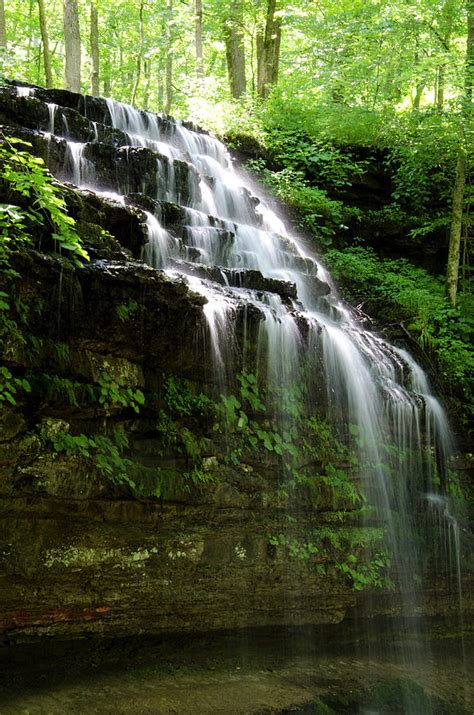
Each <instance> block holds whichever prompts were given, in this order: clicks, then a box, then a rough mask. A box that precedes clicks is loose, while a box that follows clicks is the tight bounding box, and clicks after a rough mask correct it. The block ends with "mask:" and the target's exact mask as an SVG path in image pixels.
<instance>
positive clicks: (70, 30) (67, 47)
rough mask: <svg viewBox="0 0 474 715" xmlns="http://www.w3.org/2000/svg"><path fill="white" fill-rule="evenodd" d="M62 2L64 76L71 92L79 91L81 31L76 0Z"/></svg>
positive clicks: (67, 87)
mask: <svg viewBox="0 0 474 715" xmlns="http://www.w3.org/2000/svg"><path fill="white" fill-rule="evenodd" d="M63 2H64V54H65V64H64V78H65V87H66V89H69V90H70V91H71V92H80V91H81V33H80V29H79V13H78V9H77V0H63Z"/></svg>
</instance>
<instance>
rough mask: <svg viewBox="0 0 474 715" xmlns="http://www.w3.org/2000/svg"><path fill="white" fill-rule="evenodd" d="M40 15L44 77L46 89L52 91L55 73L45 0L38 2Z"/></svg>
mask: <svg viewBox="0 0 474 715" xmlns="http://www.w3.org/2000/svg"><path fill="white" fill-rule="evenodd" d="M38 15H39V23H40V31H41V40H42V43H43V61H44V76H45V79H46V87H48V89H50V88H51V87H52V86H53V71H52V69H51V53H50V51H49V37H48V23H47V21H46V13H45V10H44V0H38Z"/></svg>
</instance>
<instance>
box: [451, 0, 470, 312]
mask: <svg viewBox="0 0 474 715" xmlns="http://www.w3.org/2000/svg"><path fill="white" fill-rule="evenodd" d="M466 8H467V44H466V62H465V74H464V97H463V103H462V115H463V124H464V127H463V131H462V134H461V138H460V142H459V150H458V159H457V163H456V178H455V181H454V187H453V205H452V214H451V227H450V231H449V255H448V270H447V280H446V290H447V294H448V298H449V301H450V303H451V305H452V306H455V305H456V300H457V292H458V274H459V256H460V249H461V236H462V226H463V205H464V192H465V188H466V177H467V172H468V153H467V150H466V145H467V143H468V140H466V131H465V130H466V129H467V130H468V131H469V129H470V127H471V122H472V118H473V103H472V91H473V85H474V0H466Z"/></svg>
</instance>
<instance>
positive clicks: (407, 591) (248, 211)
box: [22, 90, 462, 662]
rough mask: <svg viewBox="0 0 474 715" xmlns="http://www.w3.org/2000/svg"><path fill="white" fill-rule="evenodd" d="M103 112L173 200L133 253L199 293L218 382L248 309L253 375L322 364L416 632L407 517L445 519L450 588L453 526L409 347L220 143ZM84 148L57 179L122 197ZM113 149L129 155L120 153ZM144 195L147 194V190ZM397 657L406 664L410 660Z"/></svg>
mask: <svg viewBox="0 0 474 715" xmlns="http://www.w3.org/2000/svg"><path fill="white" fill-rule="evenodd" d="M22 95H23V96H27V94H26V91H24V90H22ZM107 106H108V110H109V114H110V122H111V124H112V125H113V126H114V127H115V128H116V129H119V130H121V131H122V132H124V133H125V135H126V136H127V141H128V145H129V147H130V148H133V147H135V148H136V147H138V148H142V149H148V150H150V151H151V152H154V155H155V161H156V182H155V185H156V190H154V192H153V193H152V194H151V196H150V197H151V198H152V199H154V200H156V201H158V202H165V201H172V202H176V203H177V204H180V205H181V206H182V211H183V216H184V221H183V226H182V235H180V236H179V237H177V236H175V235H173V234H172V233H170V232H169V231H168V230H167V228H166V227H165V226H163V225H162V220H161V216H160V212H159V210H157V211H156V212H155V213H152V212H146V229H147V234H148V239H149V240H148V243H147V245H146V246H145V248H144V251H143V255H142V258H143V260H144V261H145V262H146V263H148V264H149V265H150V266H153V267H154V268H156V269H159V270H162V271H164V272H165V273H166V274H167V275H168V276H169V277H170V278H171V279H181V280H185V281H186V282H187V283H188V285H189V287H190V288H191V289H192V290H193V291H195V292H196V293H199V294H200V295H202V296H204V297H205V298H206V301H207V302H206V304H205V306H204V316H205V319H206V321H207V328H208V330H207V336H206V339H207V341H208V345H209V350H211V352H212V364H213V367H214V370H215V371H216V373H217V379H216V382H217V383H218V384H219V385H220V386H221V388H222V389H225V385H226V382H227V381H228V380H229V376H231V375H232V374H233V373H234V372H236V371H238V370H239V369H242V361H243V359H244V358H243V356H244V355H245V346H244V345H241V344H238V337H237V332H236V329H235V325H236V320H237V316H242V315H244V316H245V314H246V311H253V313H254V314H257V315H258V316H259V317H258V321H259V322H258V330H257V332H256V333H254V334H253V339H254V340H255V341H256V345H255V346H254V348H255V350H254V353H255V356H256V357H255V367H256V371H257V373H258V377H259V379H260V380H261V381H262V382H265V383H266V384H269V385H275V386H278V387H279V388H282V387H283V388H284V387H291V385H292V384H293V383H294V382H295V381H296V380H297V379H298V376H299V374H300V371H301V368H302V366H303V363H304V364H305V365H307V364H308V360H309V362H310V364H311V362H313V363H314V374H313V375H312V376H311V375H310V377H309V381H310V382H311V380H313V381H314V382H315V383H319V382H320V381H321V374H320V371H321V367H320V366H321V363H322V365H323V372H324V383H325V394H326V397H325V399H326V401H327V414H328V416H329V418H330V419H331V420H332V422H333V424H334V425H336V426H337V427H338V429H340V430H341V432H344V433H345V434H346V436H347V435H349V438H350V439H351V440H352V446H353V448H354V449H355V450H356V451H357V455H358V462H359V465H360V467H359V468H360V472H361V474H362V476H363V485H364V491H365V493H366V495H367V498H368V499H369V501H370V503H371V504H373V505H374V506H375V509H376V512H377V521H378V522H379V523H383V524H384V526H385V529H386V533H387V544H388V550H389V552H390V556H391V560H392V570H393V573H394V579H395V582H396V589H397V590H399V591H400V595H401V602H402V607H403V611H404V617H405V618H406V619H410V624H411V625H410V628H411V630H412V634H413V633H414V632H415V631H416V625H415V626H413V623H414V622H415V621H414V618H415V616H416V615H417V614H418V613H419V610H420V602H419V601H420V599H421V594H422V584H421V586H420V583H421V581H422V573H421V565H420V563H419V562H420V554H419V553H418V549H417V545H416V544H417V539H416V535H415V532H416V520H417V509H418V507H419V503H420V499H421V497H422V495H423V494H425V493H429V494H430V497H429V500H428V503H429V505H430V509H431V511H432V513H433V514H434V516H433V518H434V519H435V520H437V522H438V523H439V524H440V525H441V524H443V526H442V537H441V538H440V549H439V550H440V558H441V557H442V558H447V559H450V560H451V561H452V564H453V568H454V571H455V573H456V581H457V583H458V585H459V587H460V582H461V577H460V560H459V553H460V551H459V549H460V546H459V528H457V527H455V525H454V524H455V522H454V517H452V516H451V514H450V512H449V509H448V508H447V506H446V503H445V501H444V497H442V496H439V495H438V494H436V489H437V488H438V484H439V481H440V479H441V478H442V477H443V475H442V471H443V469H444V466H443V465H444V464H445V461H446V457H447V456H448V455H449V454H450V452H451V451H452V440H451V436H450V429H449V425H448V422H447V419H446V416H445V413H444V410H443V408H442V406H441V405H440V403H439V402H438V400H437V399H436V398H435V397H434V396H433V394H432V393H431V391H430V388H429V385H428V381H427V379H426V376H425V374H424V373H423V371H422V369H421V368H420V366H419V365H418V364H417V363H416V362H415V360H414V359H413V358H412V357H411V356H410V355H409V353H407V352H406V351H405V350H403V349H401V348H399V347H395V346H393V345H391V344H389V343H388V342H387V341H385V340H384V339H383V338H381V337H380V336H378V335H376V334H374V333H372V332H370V331H368V330H366V329H365V328H364V327H363V326H362V324H361V323H360V322H359V321H358V319H357V315H356V313H355V312H353V311H352V310H351V309H350V308H348V307H347V305H346V304H345V303H343V301H342V300H341V299H340V297H339V295H338V292H337V289H336V287H335V285H334V283H333V282H332V280H331V277H330V275H329V274H328V272H327V270H326V269H325V268H324V267H323V266H322V265H321V264H320V262H319V261H318V259H317V258H316V256H314V255H312V254H311V253H310V252H308V250H307V249H306V248H304V247H303V245H302V243H301V242H300V241H299V240H298V238H297V237H296V236H294V235H293V234H292V233H291V232H289V231H288V230H287V228H286V227H285V225H284V223H283V221H282V220H281V219H280V218H279V216H278V215H277V213H276V212H275V210H274V209H273V208H272V206H271V205H269V203H268V201H266V200H265V199H263V198H261V197H259V196H257V195H256V193H258V188H256V187H255V185H254V183H253V182H252V181H251V180H250V179H249V177H247V176H246V174H245V173H243V172H242V171H240V170H239V169H238V168H237V167H236V166H235V162H234V161H233V160H232V158H231V156H230V155H229V153H228V152H227V150H226V149H225V147H224V146H223V145H222V144H221V143H220V142H219V141H217V140H216V139H215V138H213V137H211V136H208V135H206V134H204V133H201V132H198V131H194V130H193V129H190V128H188V127H187V126H184V125H183V124H181V123H179V122H174V121H171V120H170V119H168V118H166V119H165V118H162V117H160V116H158V115H155V114H151V113H145V112H141V111H138V110H136V109H133V108H132V107H129V106H126V105H123V104H119V103H118V102H115V101H113V100H107ZM49 112H50V126H49V131H50V133H51V134H53V133H54V131H55V129H56V130H57V129H58V127H59V125H61V122H59V121H58V116H57V108H56V107H55V105H49ZM63 126H64V123H63ZM65 129H66V130H67V126H66V127H65ZM95 135H96V137H97V136H98V134H97V128H95ZM66 137H67V132H66ZM86 146H87V145H85V144H79V143H77V142H71V141H68V148H67V152H66V157H65V162H64V166H63V169H62V172H61V178H63V179H68V180H69V181H72V182H73V183H74V184H76V185H77V186H79V187H84V188H89V189H92V190H94V189H95V190H101V191H102V192H104V191H108V192H109V193H108V195H109V196H115V198H116V199H117V200H118V201H123V196H124V195H125V194H127V193H129V190H130V187H129V185H128V182H127V180H126V179H125V180H119V179H117V183H116V185H115V186H110V187H107V186H103V185H99V184H100V182H98V181H97V179H96V173H95V168H94V165H93V162H92V161H90V160H89V159H87V158H85V157H84V153H85V151H86ZM120 151H121V156H125V157H127V151H129V150H128V149H126V148H123V147H121V148H120ZM130 151H131V149H130ZM130 156H131V155H130ZM130 161H131V159H130ZM143 190H144V191H147V192H148V194H150V191H149V190H148V189H147V187H146V186H145V184H144V186H143ZM114 192H115V193H114ZM244 323H245V319H244ZM309 392H310V393H311V391H309ZM425 501H426V500H425ZM440 529H441V526H440ZM441 552H443V553H441ZM459 598H460V599H461V594H460V596H459ZM460 608H461V610H462V602H461V601H460ZM407 622H408V620H407ZM407 627H408V626H407ZM420 643H421V645H419V647H421V648H425V647H426V646H425V644H424V643H423V642H422V639H421V640H420ZM404 657H405V658H407V659H408V661H407V662H409V658H410V655H409V654H408V655H406V656H404Z"/></svg>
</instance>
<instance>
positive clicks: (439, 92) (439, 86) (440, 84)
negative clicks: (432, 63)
mask: <svg viewBox="0 0 474 715" xmlns="http://www.w3.org/2000/svg"><path fill="white" fill-rule="evenodd" d="M445 74H446V68H445V67H444V65H440V66H439V67H438V73H437V77H436V97H435V103H436V109H437V110H438V112H442V111H443V107H444V79H445Z"/></svg>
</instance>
